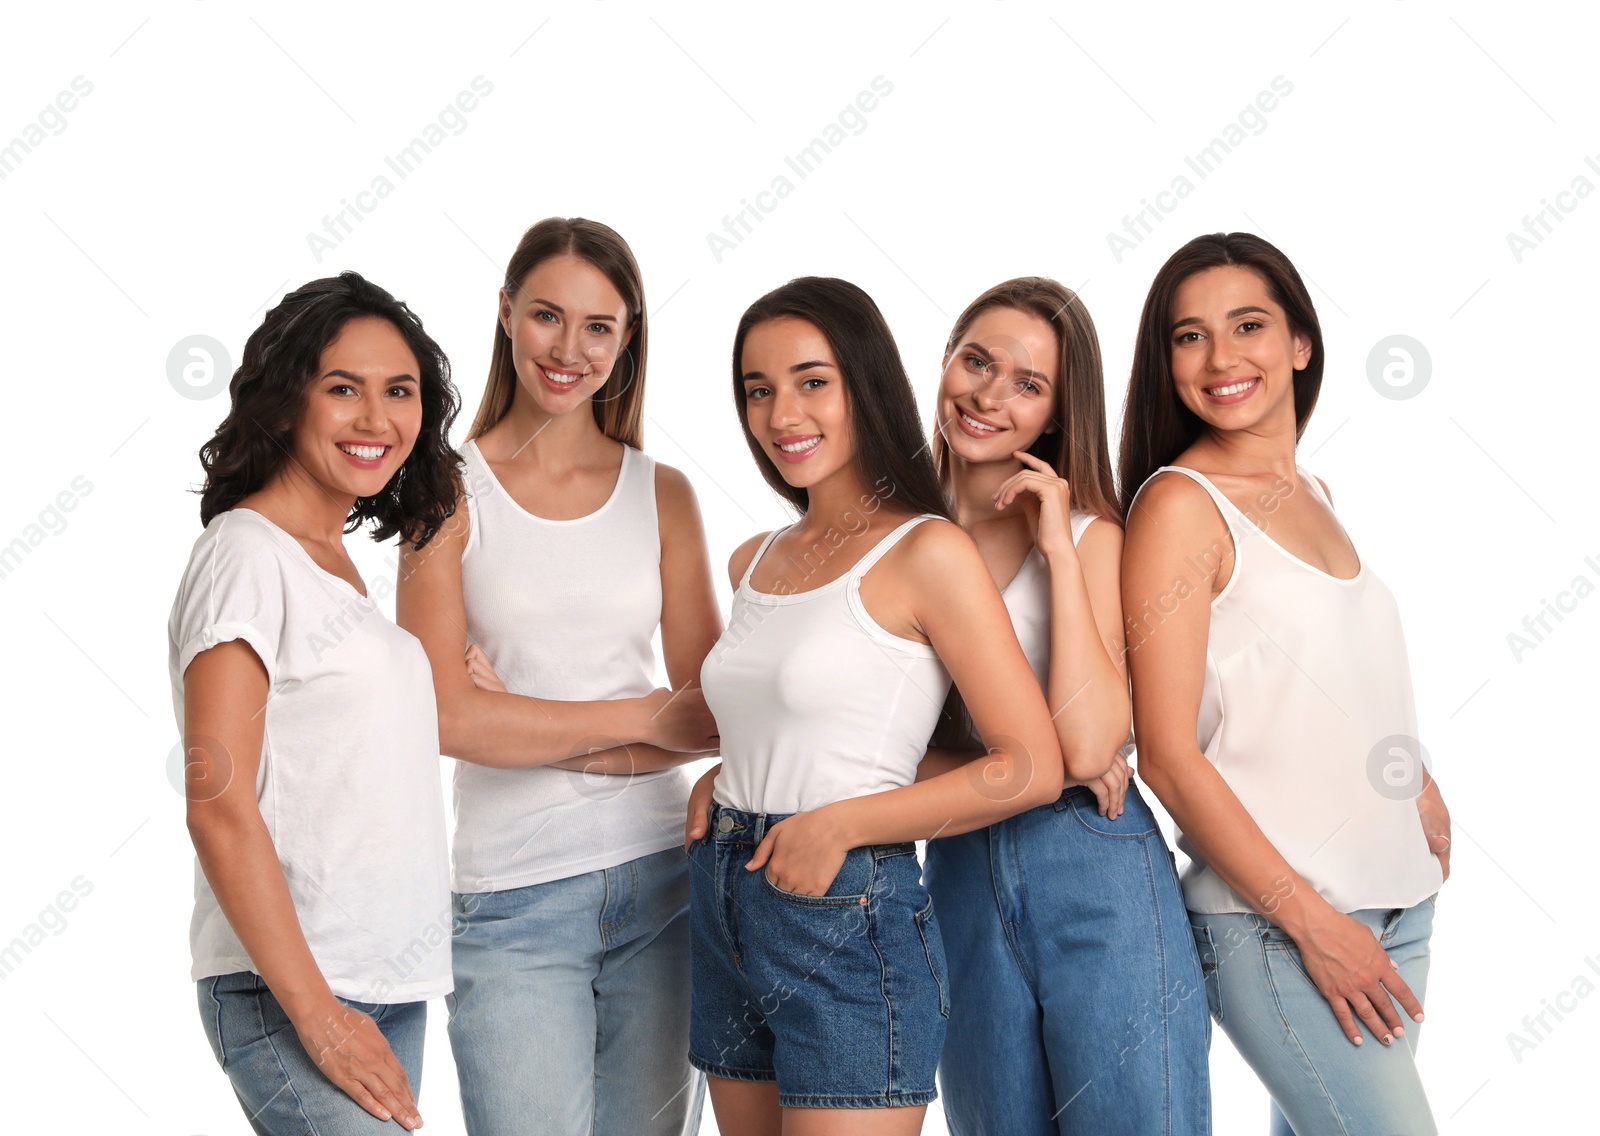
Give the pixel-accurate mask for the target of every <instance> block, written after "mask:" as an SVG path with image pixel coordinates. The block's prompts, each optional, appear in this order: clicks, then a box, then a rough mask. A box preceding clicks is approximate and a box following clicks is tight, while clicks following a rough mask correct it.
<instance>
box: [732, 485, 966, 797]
mask: <svg viewBox="0 0 1600 1136" xmlns="http://www.w3.org/2000/svg"><path fill="white" fill-rule="evenodd" d="M931 516H932V514H923V515H922V516H917V517H912V518H911V519H910V520H908V521H906V522H905V523H904V524H903V525H901V526H900V527H899V528H897V529H895V530H894V531H893V532H891V533H889V534H888V535H887V536H885V537H883V538H882V539H881V540H879V541H878V543H877V545H876V546H874V547H873V548H872V550H871V551H870V552H868V553H867V554H866V555H865V556H863V557H862V558H861V560H860V561H859V562H858V563H857V564H856V565H855V566H854V567H852V568H851V569H850V571H849V572H848V573H846V574H845V575H843V576H841V577H840V578H839V579H837V580H833V581H831V582H829V583H826V584H823V585H822V586H821V587H819V588H813V589H811V590H810V591H806V592H791V593H789V594H787V595H773V594H770V593H767V592H758V591H756V590H755V589H754V588H752V587H751V586H750V575H751V573H752V572H754V571H755V566H756V565H757V564H758V563H760V561H761V557H762V554H764V553H765V552H766V551H767V546H768V545H770V544H771V543H772V541H773V538H774V537H776V536H777V535H778V532H782V531H784V530H781V529H780V530H778V531H776V532H772V533H769V534H768V535H767V539H766V540H764V541H762V542H761V547H760V548H759V549H758V550H757V551H756V554H755V556H754V557H752V558H751V560H750V567H749V568H747V569H745V573H744V578H743V579H741V580H740V581H739V587H738V589H737V590H736V591H735V592H734V597H733V609H732V612H731V614H730V617H729V620H728V629H727V630H726V631H724V632H723V634H722V638H721V639H719V640H718V641H717V645H716V646H715V647H713V648H712V649H711V653H710V654H709V655H707V656H706V661H705V664H704V665H703V666H702V667H701V668H700V683H701V685H702V686H703V687H704V688H705V695H706V703H707V704H708V705H709V706H710V707H711V712H712V714H714V715H715V716H716V719H717V728H718V732H719V733H720V734H721V744H722V772H721V773H720V774H719V775H718V776H717V782H716V790H715V796H716V799H717V801H718V803H720V804H723V805H727V806H729V807H731V808H736V809H743V810H745V811H747V812H757V813H795V812H804V811H806V810H809V809H815V808H820V807H821V806H823V805H826V804H831V803H832V802H834V801H842V800H847V799H849V798H851V797H861V796H865V795H866V794H868V793H879V792H883V791H884V790H886V789H898V788H900V787H902V786H905V785H909V784H911V782H912V781H914V780H916V776H917V763H918V762H920V761H921V760H922V756H923V754H924V753H925V752H926V751H927V746H928V738H929V737H930V736H931V735H932V733H933V728H934V725H935V724H936V723H937V721H938V717H939V710H940V708H941V707H942V706H943V705H944V698H945V694H946V692H947V691H948V690H949V688H950V675H949V673H948V672H947V671H946V670H945V668H944V664H943V663H941V662H940V661H939V656H938V655H937V654H936V653H935V652H934V650H933V648H932V647H930V646H928V645H927V644H925V643H918V642H915V641H914V640H911V639H902V638H901V637H899V636H898V635H891V634H890V633H889V632H887V631H885V630H884V629H883V628H882V627H880V626H878V624H877V623H876V622H875V621H874V620H873V618H872V616H870V615H869V614H867V609H866V607H865V606H863V604H862V602H861V578H862V577H863V576H865V575H866V574H867V572H868V570H870V569H871V568H872V566H873V565H874V564H876V563H877V562H878V561H879V559H881V558H882V556H883V555H884V553H886V552H888V551H889V549H890V548H892V547H894V545H895V543H896V542H897V541H899V540H900V538H901V537H903V536H904V535H905V534H906V533H908V532H910V531H911V530H912V528H914V527H915V526H917V525H919V524H921V523H922V522H923V521H925V520H928V519H929V517H931Z"/></svg>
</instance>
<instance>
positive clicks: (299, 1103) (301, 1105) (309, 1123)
mask: <svg viewBox="0 0 1600 1136" xmlns="http://www.w3.org/2000/svg"><path fill="white" fill-rule="evenodd" d="M261 985H262V984H261V983H259V982H258V983H257V987H258V989H256V990H255V991H253V994H254V1005H255V1011H256V1020H257V1021H258V1022H260V1023H261V1039H262V1040H263V1041H265V1042H266V1043H267V1048H268V1049H270V1050H272V1058H273V1060H274V1061H276V1062H277V1063H278V1072H279V1073H281V1074H282V1075H283V1085H282V1086H281V1087H280V1088H279V1089H278V1090H277V1092H275V1093H273V1094H272V1096H270V1097H268V1098H267V1104H264V1105H262V1106H261V1108H262V1109H265V1108H266V1107H267V1105H268V1104H271V1103H272V1102H273V1100H274V1099H275V1098H276V1097H277V1095H278V1093H281V1092H283V1090H284V1089H288V1090H289V1095H290V1096H292V1097H294V1106H295V1111H297V1112H298V1113H299V1114H300V1119H301V1120H303V1121H305V1124H306V1127H307V1128H308V1129H310V1131H311V1136H321V1133H320V1132H318V1131H317V1124H316V1121H314V1120H313V1119H312V1118H311V1114H310V1113H308V1112H307V1111H306V1103H305V1101H304V1100H302V1099H301V1098H300V1092H299V1090H297V1089H296V1088H295V1087H294V1078H292V1077H290V1076H289V1070H288V1069H287V1068H286V1067H285V1066H284V1063H283V1054H281V1053H279V1052H278V1043H277V1042H275V1041H273V1040H272V1035H270V1034H269V1033H267V1016H266V1014H265V1013H264V1012H263V1011H262V1008H261V1005H262V994H263V993H264V992H263V991H262V990H261V989H259V987H260V986H261ZM306 1056H307V1057H310V1058H311V1063H312V1064H313V1065H316V1067H317V1069H318V1070H319V1071H320V1070H321V1068H322V1066H321V1065H320V1064H318V1062H317V1059H316V1058H315V1057H312V1055H311V1053H310V1052H309V1051H308V1052H307V1053H306ZM259 1115H260V1110H258V1111H256V1112H252V1113H251V1114H250V1120H251V1122H252V1123H254V1121H255V1119H256V1117H257V1116H259Z"/></svg>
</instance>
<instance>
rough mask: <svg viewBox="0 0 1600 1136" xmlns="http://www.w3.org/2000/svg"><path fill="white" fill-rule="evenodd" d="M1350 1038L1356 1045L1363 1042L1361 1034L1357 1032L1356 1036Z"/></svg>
mask: <svg viewBox="0 0 1600 1136" xmlns="http://www.w3.org/2000/svg"><path fill="white" fill-rule="evenodd" d="M1350 1040H1351V1042H1352V1043H1353V1044H1355V1045H1360V1044H1361V1035H1360V1034H1356V1035H1355V1036H1354V1037H1352V1038H1351V1039H1350Z"/></svg>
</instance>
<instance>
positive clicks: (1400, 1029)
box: [1394, 1026, 1406, 1037]
mask: <svg viewBox="0 0 1600 1136" xmlns="http://www.w3.org/2000/svg"><path fill="white" fill-rule="evenodd" d="M1394 1035H1395V1037H1405V1035H1406V1027H1405V1026H1395V1027H1394Z"/></svg>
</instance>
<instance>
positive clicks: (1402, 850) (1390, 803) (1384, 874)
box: [1140, 466, 1443, 914]
mask: <svg viewBox="0 0 1600 1136" xmlns="http://www.w3.org/2000/svg"><path fill="white" fill-rule="evenodd" d="M1167 471H1172V472H1176V473H1178V474H1181V475H1182V476H1185V477H1189V478H1192V479H1193V480H1194V481H1196V482H1198V483H1199V484H1200V486H1201V487H1202V488H1204V489H1205V491H1206V492H1207V493H1209V494H1210V495H1211V499H1212V500H1213V501H1215V502H1216V505H1217V508H1218V509H1219V510H1220V511H1221V513H1222V516H1223V519H1224V520H1225V521H1226V522H1227V525H1228V531H1229V533H1230V534H1231V535H1232V537H1233V547H1234V558H1233V574H1232V576H1231V577H1230V578H1229V580H1228V583H1227V585H1226V586H1225V587H1224V588H1223V589H1222V592H1221V594H1219V595H1218V596H1217V597H1216V598H1215V599H1213V600H1212V601H1211V630H1210V637H1209V639H1208V640H1207V643H1206V670H1205V685H1204V688H1203V690H1202V693H1201V697H1200V718H1199V723H1198V730H1197V739H1198V741H1199V745H1200V749H1201V750H1202V752H1204V753H1205V755H1206V757H1207V759H1208V760H1210V761H1211V763H1212V764H1213V765H1215V766H1216V768H1217V772H1218V773H1220V774H1221V775H1222V777H1223V779H1224V780H1225V781H1227V783H1228V787H1229V788H1230V789H1232V790H1233V792H1234V795H1235V796H1237V797H1238V798H1239V801H1240V803H1241V804H1243V805H1244V807H1245V809H1246V810H1247V811H1248V812H1249V813H1250V816H1251V818H1252V819H1253V820H1254V821H1255V822H1256V824H1257V825H1259V826H1260V828H1261V831H1262V832H1263V833H1264V834H1265V835H1266V837H1267V839H1268V840H1270V841H1271V842H1272V845H1273V847H1275V848H1276V849H1277V850H1278V851H1279V852H1280V853H1281V854H1282V855H1283V857H1284V859H1286V860H1288V862H1289V865H1290V867H1292V868H1293V869H1294V870H1295V871H1296V872H1298V873H1299V874H1300V876H1301V877H1302V878H1303V879H1305V880H1306V882H1307V883H1309V884H1310V885H1311V886H1312V887H1314V888H1315V889H1316V891H1317V893H1318V894H1319V895H1321V896H1322V898H1323V899H1325V900H1327V901H1328V902H1329V903H1330V904H1331V905H1333V907H1334V908H1335V909H1336V910H1339V911H1344V912H1350V911H1357V910H1360V909H1363V908H1401V907H1410V906H1412V905H1414V904H1416V903H1418V902H1420V901H1421V900H1423V899H1426V898H1427V897H1428V896H1429V895H1431V894H1433V892H1435V891H1437V890H1438V888H1439V885H1440V883H1441V882H1442V876H1443V874H1442V871H1441V869H1440V866H1439V860H1438V858H1437V857H1435V856H1434V855H1433V854H1432V853H1431V852H1429V851H1428V841H1427V837H1426V836H1424V834H1423V831H1422V822H1421V820H1420V818H1419V817H1418V815H1417V806H1416V801H1415V799H1414V798H1415V796H1416V793H1417V791H1418V789H1419V788H1420V785H1421V781H1420V778H1421V771H1420V770H1413V776H1414V777H1415V778H1416V780H1415V782H1414V783H1413V785H1412V787H1411V788H1410V789H1409V790H1403V789H1402V790H1399V791H1397V790H1396V789H1395V788H1394V787H1393V786H1391V785H1389V784H1388V782H1387V781H1386V776H1385V775H1386V773H1388V772H1389V771H1391V770H1392V769H1393V768H1394V766H1395V763H1396V760H1397V757H1396V754H1397V752H1398V751H1392V750H1391V748H1390V747H1391V745H1394V744H1395V743H1393V742H1390V741H1389V739H1394V738H1409V739H1415V738H1416V736H1417V716H1416V708H1415V705H1414V703H1413V701H1412V694H1411V668H1410V664H1409V663H1408V662H1407V659H1406V645H1405V638H1404V636H1403V635H1402V634H1401V629H1400V613H1399V610H1398V609H1397V608H1396V606H1395V602H1394V596H1393V595H1392V594H1391V593H1390V591H1389V589H1388V588H1386V587H1384V585H1383V583H1382V582H1381V581H1379V579H1378V578H1377V577H1376V576H1374V575H1373V574H1372V572H1371V571H1370V570H1369V568H1368V567H1367V563H1366V559H1365V557H1363V558H1362V561H1361V567H1360V569H1359V571H1358V572H1357V573H1356V575H1355V576H1353V577H1351V578H1350V579H1348V580H1343V579H1339V578H1338V577H1336V576H1330V575H1328V574H1327V573H1326V572H1322V571H1320V570H1318V569H1316V568H1313V567H1311V566H1310V565H1309V564H1307V563H1305V562H1304V561H1302V560H1300V559H1298V558H1296V557H1294V556H1291V555H1290V554H1289V553H1288V552H1286V551H1284V550H1283V549H1282V548H1281V547H1279V546H1278V544H1277V543H1276V542H1275V541H1273V539H1272V538H1271V537H1269V536H1268V535H1267V534H1266V533H1265V532H1264V531H1262V530H1261V529H1260V528H1258V527H1257V526H1256V525H1255V524H1254V523H1253V522H1251V520H1250V519H1249V518H1248V517H1246V516H1245V515H1244V514H1243V513H1242V512H1240V511H1239V509H1238V508H1237V507H1235V506H1234V504H1233V503H1232V502H1231V501H1229V500H1228V498H1227V495H1226V494H1224V493H1222V492H1221V491H1220V490H1219V489H1218V488H1217V487H1216V486H1215V485H1213V484H1212V483H1211V481H1210V480H1209V479H1208V478H1207V477H1206V476H1205V475H1204V474H1201V473H1199V472H1197V471H1195V470H1192V469H1188V468H1186V467H1183V466H1162V467H1161V469H1158V470H1157V471H1156V473H1155V474H1152V475H1151V477H1152V479H1153V478H1154V477H1155V476H1157V475H1159V474H1161V473H1163V472H1167ZM1297 472H1298V473H1299V476H1300V480H1301V483H1302V484H1304V485H1306V486H1308V487H1309V488H1310V490H1311V492H1313V493H1315V494H1316V495H1317V497H1318V499H1319V500H1321V501H1323V502H1324V503H1326V504H1327V505H1328V507H1329V508H1330V509H1332V507H1333V503H1332V502H1331V501H1328V499H1327V497H1326V495H1325V494H1324V493H1323V492H1322V489H1321V487H1320V486H1319V485H1318V483H1317V479H1316V478H1314V477H1312V476H1311V475H1310V474H1308V473H1306V472H1305V471H1304V470H1298V471H1297ZM1145 484H1146V485H1148V484H1149V482H1148V481H1147V482H1146V483H1145ZM1140 491H1141V492H1143V487H1141V489H1140ZM1155 634H1160V631H1159V629H1157V630H1156V631H1155ZM1399 760H1400V761H1401V762H1402V763H1403V761H1404V759H1403V757H1401V758H1400V759H1399ZM1406 792H1409V796H1405V795H1404V794H1405V793H1406ZM1178 847H1179V848H1180V849H1182V850H1183V851H1184V852H1185V853H1186V854H1187V855H1188V856H1189V857H1190V858H1191V861H1192V862H1191V863H1190V864H1189V866H1188V867H1187V868H1186V869H1185V870H1184V873H1183V891H1184V900H1185V902H1186V903H1187V904H1188V907H1189V909H1190V910H1191V911H1196V912H1201V913H1206V914H1215V913H1219V912H1226V911H1252V910H1254V908H1253V907H1252V905H1251V904H1250V903H1249V902H1247V901H1246V900H1245V898H1244V897H1243V896H1241V895H1240V894H1239V893H1238V892H1236V891H1234V890H1233V889H1232V888H1231V887H1229V886H1228V885H1227V884H1226V883H1224V882H1223V880H1222V878H1221V877H1220V876H1218V875H1217V874H1216V873H1215V872H1213V871H1212V870H1211V869H1210V868H1209V867H1207V866H1206V864H1205V863H1204V861H1202V860H1201V859H1200V858H1199V856H1198V854H1197V853H1196V851H1195V849H1194V847H1193V845H1191V844H1190V843H1189V842H1188V840H1187V839H1185V838H1184V836H1183V835H1182V834H1181V833H1180V834H1179V836H1178Z"/></svg>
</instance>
